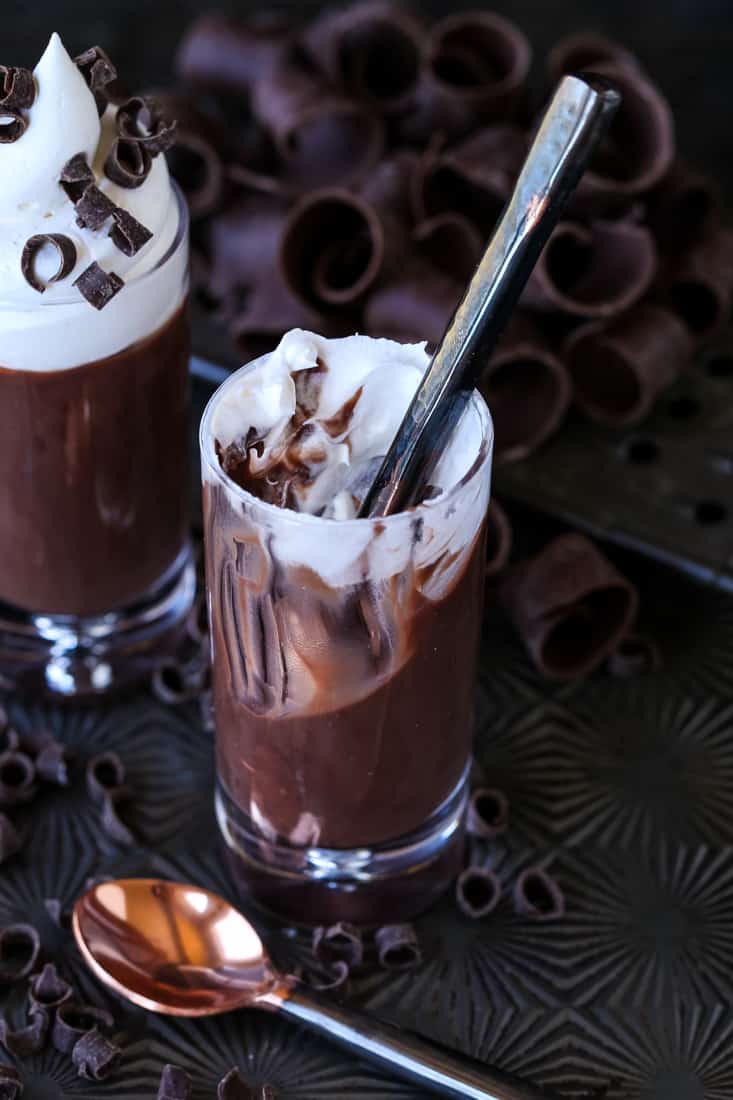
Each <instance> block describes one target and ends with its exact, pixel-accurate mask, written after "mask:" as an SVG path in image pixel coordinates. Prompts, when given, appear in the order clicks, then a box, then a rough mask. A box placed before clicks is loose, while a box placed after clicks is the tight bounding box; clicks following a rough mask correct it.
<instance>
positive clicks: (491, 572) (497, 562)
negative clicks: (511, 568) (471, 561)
mask: <svg viewBox="0 0 733 1100" xmlns="http://www.w3.org/2000/svg"><path fill="white" fill-rule="evenodd" d="M512 541H513V534H512V525H511V523H510V522H509V517H508V516H507V514H506V512H505V511H504V509H503V508H502V506H501V505H500V504H499V502H498V501H497V500H492V501H491V502H490V504H489V508H488V511H487V513H486V577H495V576H496V574H497V573H501V571H502V569H504V568H505V566H506V564H507V562H508V561H509V555H510V554H511V552H512Z"/></svg>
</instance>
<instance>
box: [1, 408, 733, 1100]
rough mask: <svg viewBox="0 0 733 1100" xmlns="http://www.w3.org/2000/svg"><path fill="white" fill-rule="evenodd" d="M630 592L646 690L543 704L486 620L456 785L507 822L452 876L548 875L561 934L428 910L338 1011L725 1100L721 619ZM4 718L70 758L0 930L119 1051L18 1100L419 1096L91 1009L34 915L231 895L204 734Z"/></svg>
mask: <svg viewBox="0 0 733 1100" xmlns="http://www.w3.org/2000/svg"><path fill="white" fill-rule="evenodd" d="M204 398H205V390H204V389H203V388H201V390H200V391H197V399H198V400H199V402H201V401H203V399H204ZM635 572H636V573H637V577H636V579H637V580H638V581H639V583H640V584H641V586H642V591H643V593H644V599H643V614H642V622H641V624H640V625H641V629H643V630H644V631H645V632H646V633H647V634H649V635H651V636H652V637H654V638H655V639H656V641H657V642H658V644H659V646H660V648H661V651H662V655H663V665H662V668H661V669H660V670H659V671H658V672H655V673H652V674H647V675H645V676H642V677H639V678H636V679H631V680H613V679H611V678H610V677H609V675H608V674H607V673H605V672H599V673H597V674H596V675H594V676H593V677H592V678H590V679H589V680H588V681H586V682H585V683H582V684H577V685H573V686H570V687H568V686H561V687H555V686H552V685H548V684H546V683H544V682H542V681H541V680H540V679H539V678H538V677H537V675H536V674H535V673H534V671H533V670H532V668H531V666H530V665H529V663H528V661H527V660H526V658H525V656H524V654H523V652H522V650H521V647H520V645H519V643H518V642H517V640H516V639H515V638H514V637H513V636H512V635H511V633H510V632H509V630H508V628H507V626H506V625H505V624H504V623H503V621H502V620H501V617H500V615H499V613H498V612H496V611H490V612H489V614H488V616H487V621H486V628H485V636H484V643H483V651H482V661H481V677H480V682H479V685H478V689H477V710H478V720H477V739H476V768H477V775H478V776H481V777H483V778H486V779H490V781H491V783H492V784H494V785H497V786H501V787H502V788H503V789H504V790H506V792H507V793H508V795H509V797H510V800H511V808H512V814H511V824H510V828H509V830H508V832H507V833H506V834H505V835H504V836H503V837H502V838H501V840H500V842H494V843H493V844H491V845H488V844H486V843H480V842H475V845H476V846H475V849H474V851H473V853H472V854H473V857H474V858H476V859H483V860H486V861H488V862H489V863H490V864H491V866H493V867H494V868H495V869H496V870H497V872H498V874H499V876H500V878H501V879H502V881H503V882H504V883H505V884H507V885H510V884H511V882H512V881H513V878H514V876H515V875H516V873H517V870H518V869H520V868H521V867H523V866H526V865H528V864H530V863H532V864H534V863H538V862H539V863H541V864H543V865H545V866H547V867H550V868H552V872H553V874H554V875H556V876H557V879H558V880H559V882H560V883H561V885H562V887H563V889H564V891H565V894H566V900H567V914H566V916H565V917H564V918H563V919H562V920H561V921H559V922H558V923H555V924H533V923H532V922H530V921H528V920H526V919H525V918H520V917H518V916H516V915H514V913H513V910H512V908H511V905H510V904H509V902H508V900H507V899H506V898H505V899H504V900H503V901H502V903H501V905H500V907H499V909H498V910H497V911H495V912H494V913H493V914H492V915H491V916H489V917H488V918H486V919H485V920H483V921H479V922H471V921H469V920H467V919H466V918H465V917H463V916H462V915H461V914H460V913H459V911H458V909H457V907H456V906H455V904H454V902H453V900H452V898H451V897H450V896H449V897H446V898H445V900H444V901H443V902H442V903H441V904H440V905H438V907H437V908H436V909H434V910H433V911H432V912H430V913H428V914H427V915H426V916H425V917H423V918H422V919H421V920H420V921H419V922H418V931H419V936H420V940H421V943H422V946H423V951H424V956H425V962H424V964H423V966H422V967H421V968H420V969H419V970H418V971H416V972H411V973H404V974H399V973H397V974H394V973H385V972H382V971H379V970H378V968H377V967H376V964H375V963H374V962H373V960H370V961H369V962H368V964H367V966H366V967H365V969H364V971H363V972H362V973H360V974H359V975H358V976H356V977H355V978H354V979H353V980H352V981H351V983H350V985H349V987H348V989H347V991H346V994H345V996H346V997H347V998H348V999H350V1000H351V1001H352V1002H353V1003H354V1004H359V1005H362V1006H364V1007H366V1008H368V1009H369V1010H372V1011H374V1012H377V1013H382V1014H384V1015H385V1016H387V1017H389V1018H390V1019H393V1020H396V1021H398V1022H400V1023H403V1024H405V1025H407V1026H409V1027H412V1028H414V1029H416V1030H418V1031H420V1032H422V1033H423V1034H425V1035H427V1036H430V1037H433V1038H436V1039H439V1040H440V1041H441V1042H444V1043H447V1044H449V1045H452V1046H455V1047H456V1048H458V1049H461V1050H463V1051H466V1052H467V1053H470V1054H471V1055H473V1056H475V1057H479V1058H483V1059H485V1060H487V1061H488V1060H491V1061H494V1062H496V1063H497V1064H498V1065H499V1066H501V1067H502V1068H505V1069H507V1070H510V1071H512V1072H515V1073H521V1074H523V1075H526V1076H528V1077H533V1078H535V1079H537V1080H539V1081H541V1082H544V1083H546V1084H548V1085H549V1084H551V1085H553V1086H555V1087H556V1088H558V1089H560V1090H561V1091H563V1092H565V1093H566V1094H567V1095H568V1096H574V1097H580V1096H586V1097H588V1096H597V1097H600V1096H601V1095H606V1096H608V1097H609V1098H611V1100H617V1098H618V1100H621V1098H624V1100H637V1098H638V1100H642V1098H643V1100H703V1098H710V1100H729V1098H730V1097H731V1096H733V1017H731V1013H730V1008H729V1005H730V1001H731V994H732V992H733V981H732V977H731V976H732V975H733V932H732V931H731V929H732V927H733V599H732V598H730V597H728V596H726V595H725V594H723V593H721V592H719V591H716V590H714V589H710V588H709V589H700V588H697V587H695V586H694V585H692V584H691V583H690V582H688V581H687V580H685V579H683V578H680V577H679V575H677V574H675V573H673V572H671V571H670V572H669V573H668V572H666V571H665V570H661V569H658V568H653V569H650V568H649V567H648V566H647V565H645V564H644V563H643V562H641V561H639V562H638V563H637V566H636V569H635ZM10 709H11V712H12V715H13V719H14V721H15V722H16V724H17V725H18V726H19V727H20V728H22V729H29V728H32V727H33V726H35V725H47V726H49V727H50V728H51V729H52V730H53V732H54V733H55V734H56V735H57V736H58V737H59V738H60V739H61V740H63V741H64V743H65V744H67V745H68V746H69V748H70V750H71V751H72V752H73V753H74V756H75V760H74V764H73V766H72V785H71V787H70V789H69V790H67V791H49V792H48V793H45V792H44V793H43V794H42V795H41V797H40V798H39V799H38V800H37V801H36V802H35V803H34V804H32V806H31V807H30V808H29V809H27V810H25V811H23V813H22V814H21V815H20V817H21V819H23V820H25V822H26V823H27V825H28V828H29V831H30V838H29V843H28V845H27V847H26V849H25V852H24V853H23V854H22V855H21V856H20V857H18V858H16V859H15V860H13V861H12V862H10V863H8V864H6V865H4V866H3V867H2V868H0V923H3V924H4V923H7V922H9V921H12V920H18V919H31V920H33V921H35V922H37V923H38V925H39V928H40V929H41V931H42V935H43V940H44V945H45V947H46V950H47V952H48V954H49V955H50V956H51V957H52V958H55V959H56V960H58V962H59V964H60V966H61V967H62V968H63V969H64V970H67V971H68V972H69V973H70V974H71V975H72V976H73V978H74V981H75V982H77V983H78V984H79V985H80V986H81V987H82V989H83V991H84V993H85V995H86V996H88V997H89V998H90V999H93V1000H95V1001H97V1002H99V1003H102V1004H106V1005H109V1006H111V1007H113V1008H114V1011H115V1014H116V1017H117V1019H118V1020H119V1022H120V1025H121V1026H124V1028H125V1029H126V1031H127V1033H128V1039H127V1044H126V1049H125V1057H124V1060H123V1062H122V1065H121V1067H120V1069H119V1071H118V1072H117V1074H116V1075H115V1076H114V1077H113V1078H111V1079H110V1080H109V1081H108V1082H106V1083H105V1084H103V1085H97V1084H93V1083H89V1082H83V1081H80V1080H79V1079H78V1078H77V1077H76V1076H75V1072H74V1069H73V1067H72V1066H71V1063H70V1061H69V1060H68V1059H67V1058H65V1057H62V1056H61V1055H59V1054H56V1053H54V1052H51V1051H49V1052H47V1053H45V1054H43V1055H40V1056H38V1057H36V1058H30V1059H27V1060H25V1061H24V1062H23V1063H21V1064H22V1066H23V1068H24V1072H25V1073H26V1082H27V1084H26V1093H25V1097H26V1098H27V1100H57V1098H60V1097H66V1096H68V1097H72V1096H88V1097H94V1098H97V1097H99V1098H100V1100H101V1098H103V1097H118V1098H122V1097H130V1098H133V1097H150V1098H152V1097H154V1096H155V1093H156V1089H157V1082H158V1078H159V1074H160V1070H161V1067H162V1065H163V1064H164V1063H165V1062H166V1061H171V1062H175V1063H177V1064H179V1065H183V1066H185V1067H186V1068H187V1069H188V1070H189V1071H190V1072H191V1074H192V1075H193V1077H194V1079H195V1082H196V1092H195V1098H196V1100H204V1098H205V1097H206V1098H210V1097H213V1096H214V1095H215V1091H216V1090H215V1083H216V1081H217V1079H218V1078H219V1077H220V1076H221V1075H222V1074H223V1073H225V1072H226V1071H227V1070H228V1069H229V1068H230V1067H231V1066H232V1065H235V1064H236V1065H238V1066H240V1068H241V1070H242V1072H243V1074H244V1076H245V1077H246V1078H247V1079H248V1080H250V1081H251V1082H252V1083H256V1082H265V1081H268V1082H270V1083H271V1084H273V1085H274V1086H275V1087H276V1088H277V1089H278V1094H279V1096H280V1097H281V1100H286V1098H290V1097H292V1098H299V1100H329V1098H334V1100H336V1098H343V1100H346V1098H349V1100H361V1098H362V1097H363V1098H365V1100H366V1098H367V1097H369V1098H370V1100H387V1098H398V1097H405V1098H407V1097H413V1096H414V1097H417V1096H418V1095H420V1094H419V1093H417V1092H416V1091H414V1090H410V1089H408V1088H406V1087H404V1086H400V1085H396V1084H392V1083H391V1082H390V1081H389V1080H388V1079H387V1078H384V1077H381V1076H379V1075H378V1074H376V1073H375V1072H374V1071H373V1070H370V1069H368V1068H365V1067H363V1066H361V1065H360V1064H359V1063H358V1062H357V1061H356V1060H354V1059H351V1058H348V1057H346V1056H344V1055H341V1054H339V1053H337V1052H336V1051H335V1050H333V1049H332V1048H330V1047H329V1046H328V1045H327V1044H325V1043H322V1042H320V1041H318V1040H316V1039H312V1038H310V1037H307V1036H304V1035H303V1034H302V1033H300V1032H299V1031H298V1030H297V1028H295V1027H293V1026H292V1025H290V1024H288V1023H286V1022H284V1021H279V1020H277V1019H275V1018H271V1017H269V1016H264V1015H257V1014H256V1013H255V1012H252V1011H250V1012H240V1013H236V1014H233V1015H231V1016H229V1017H226V1018H221V1019H219V1020H209V1021H189V1022H186V1021H178V1022H176V1021H170V1020H164V1019H156V1018H153V1017H149V1016H146V1014H145V1013H144V1012H142V1011H141V1010H137V1009H130V1008H129V1007H126V1006H123V1005H122V1004H121V1003H119V1002H116V1001H114V1000H113V999H112V998H111V997H110V996H108V995H107V994H105V992H104V991H103V990H102V988H101V987H100V986H99V985H98V984H97V983H96V982H95V981H94V980H93V979H92V978H91V977H89V976H88V975H87V974H86V973H85V972H84V969H83V966H82V964H81V961H80V959H79V957H78V956H77V955H76V952H75V949H74V948H73V946H72V941H71V937H70V935H69V934H67V933H65V932H63V931H61V930H60V929H58V928H57V927H56V926H55V925H54V924H53V923H52V922H51V920H50V918H49V917H48V915H47V912H46V909H45V907H44V899H45V898H51V897H56V898H60V899H61V900H62V902H63V903H64V904H65V905H67V906H69V905H70V904H71V903H72V902H73V900H74V898H75V896H76V895H77V894H78V893H79V892H80V891H81V889H82V888H83V885H84V882H85V880H86V879H87V877H88V876H97V875H102V874H108V875H122V874H124V875H130V874H156V875H167V876H170V877H179V878H186V879H189V880H194V881H198V882H201V883H204V884H206V885H208V886H211V887H212V888H214V889H216V890H218V891H219V892H221V893H223V894H225V895H227V896H231V888H230V885H229V882H228V879H227V876H226V872H225V869H224V865H223V862H222V856H221V850H220V847H219V844H218V839H217V836H216V830H215V825H214V820H213V813H212V806H211V782H212V745H211V735H210V734H207V733H205V732H204V731H203V730H202V728H201V725H200V721H199V715H198V710H197V707H196V706H195V705H193V704H186V705H184V706H182V707H179V708H169V707H164V706H162V705H161V704H159V703H158V702H156V701H155V700H154V699H153V697H152V695H151V694H150V693H148V692H146V691H140V692H139V693H138V694H136V695H134V696H132V697H130V698H128V699H126V700H121V701H118V702H116V703H107V704H99V705H94V706H90V707H85V708H78V707H77V708H71V707H68V706H55V705H48V704H45V703H42V702H39V701H37V700H32V701H29V700H26V701H21V700H16V699H12V700H10ZM102 749H111V750H113V751H115V752H117V753H119V755H120V757H121V758H122V760H123V761H124V763H125V765H126V767H127V773H128V778H129V782H130V785H131V787H132V789H133V791H134V797H133V801H132V803H131V805H130V811H129V815H128V817H127V820H128V822H129V824H130V825H131V827H132V828H133V829H134V831H135V833H136V835H137V836H138V837H139V842H140V843H139V845H138V846H137V847H136V848H134V849H133V850H125V849H122V848H119V847H115V846H114V845H112V844H110V842H109V841H107V840H106V839H105V837H104V835H103V833H102V832H101V830H100V828H99V823H98V811H97V809H96V808H95V806H94V805H93V804H92V803H91V802H90V801H89V799H88V796H87V794H86V790H85V784H84V763H85V760H86V759H87V758H88V757H89V756H91V755H93V754H94V753H97V752H99V751H100V750H102ZM385 916H387V917H388V914H386V915H385ZM266 931H267V939H268V943H269V946H270V948H271V950H272V951H273V954H274V955H275V957H276V958H277V960H278V961H279V962H281V963H283V964H297V963H298V962H302V961H304V960H305V959H306V958H307V955H308V943H307V940H306V939H304V938H301V937H299V936H294V935H291V934H289V933H287V932H284V931H282V930H276V929H272V928H271V929H269V930H266ZM603 1089H607V1092H605V1093H604V1092H603V1091H602V1090H603Z"/></svg>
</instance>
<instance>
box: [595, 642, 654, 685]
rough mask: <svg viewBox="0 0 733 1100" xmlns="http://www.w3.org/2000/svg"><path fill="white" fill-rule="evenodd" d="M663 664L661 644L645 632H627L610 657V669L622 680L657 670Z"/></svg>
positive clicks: (612, 673) (613, 674)
mask: <svg viewBox="0 0 733 1100" xmlns="http://www.w3.org/2000/svg"><path fill="white" fill-rule="evenodd" d="M661 665H662V655H661V653H660V652H659V646H658V645H657V643H656V642H655V641H654V639H653V638H647V637H646V635H643V634H627V635H626V637H625V638H622V639H621V641H620V642H619V644H618V646H617V647H616V649H614V651H613V653H612V654H611V655H610V657H609V658H608V671H609V672H610V673H611V675H612V676H616V677H617V678H618V679H620V680H625V679H628V678H630V677H632V676H640V675H642V674H643V673H645V672H656V671H657V669H659V668H660V667H661Z"/></svg>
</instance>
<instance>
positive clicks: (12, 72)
mask: <svg viewBox="0 0 733 1100" xmlns="http://www.w3.org/2000/svg"><path fill="white" fill-rule="evenodd" d="M0 80H1V81H2V95H0V115H2V112H3V110H4V109H6V108H9V109H10V110H11V111H27V110H28V108H29V107H32V106H33V102H34V100H35V98H36V82H35V80H34V79H33V73H32V72H31V71H30V69H21V68H10V67H8V66H6V65H0Z"/></svg>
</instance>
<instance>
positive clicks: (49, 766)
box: [36, 741, 69, 787]
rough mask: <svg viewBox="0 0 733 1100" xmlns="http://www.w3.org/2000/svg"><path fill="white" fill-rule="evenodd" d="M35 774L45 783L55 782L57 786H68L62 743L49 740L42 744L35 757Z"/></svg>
mask: <svg viewBox="0 0 733 1100" xmlns="http://www.w3.org/2000/svg"><path fill="white" fill-rule="evenodd" d="M36 775H37V776H38V778H39V779H43V780H44V781H45V782H46V783H56V784H57V786H59V787H68V785H69V772H68V769H67V766H66V756H65V750H64V747H63V745H60V744H59V743H58V741H51V742H49V744H47V745H44V747H43V748H42V749H41V751H40V752H39V753H38V756H37V757H36Z"/></svg>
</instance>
